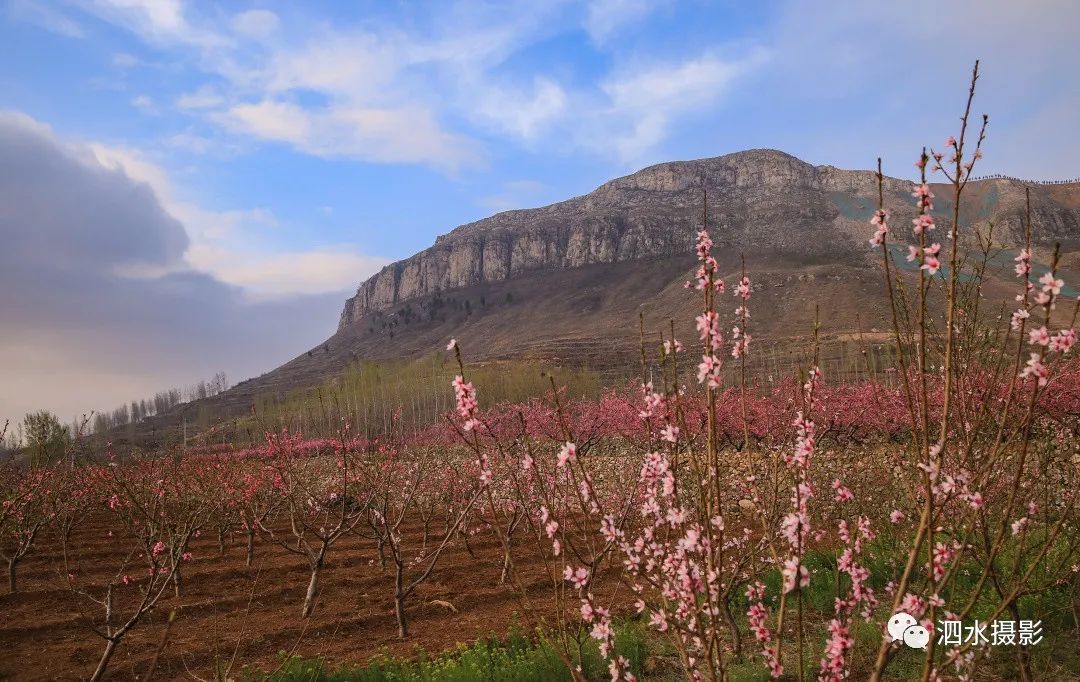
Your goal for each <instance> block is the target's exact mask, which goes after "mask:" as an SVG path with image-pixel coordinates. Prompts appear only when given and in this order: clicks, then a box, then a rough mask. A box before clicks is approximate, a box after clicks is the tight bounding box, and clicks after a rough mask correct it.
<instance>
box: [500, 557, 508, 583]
mask: <svg viewBox="0 0 1080 682" xmlns="http://www.w3.org/2000/svg"><path fill="white" fill-rule="evenodd" d="M509 577H510V553H509V552H504V553H503V565H502V575H500V576H499V584H500V585H505V584H506V580H507V579H508V578H509Z"/></svg>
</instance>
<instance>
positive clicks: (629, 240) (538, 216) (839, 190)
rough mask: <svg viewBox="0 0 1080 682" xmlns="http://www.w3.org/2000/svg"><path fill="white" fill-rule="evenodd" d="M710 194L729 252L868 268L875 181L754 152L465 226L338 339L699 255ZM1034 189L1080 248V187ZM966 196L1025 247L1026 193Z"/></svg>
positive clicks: (626, 180)
mask: <svg viewBox="0 0 1080 682" xmlns="http://www.w3.org/2000/svg"><path fill="white" fill-rule="evenodd" d="M703 189H707V190H708V204H709V214H710V215H709V224H710V230H711V231H712V233H713V237H714V240H715V241H716V242H717V244H718V245H719V246H720V247H721V248H730V249H736V250H739V251H747V252H750V251H753V252H756V253H773V254H777V255H781V256H787V257H794V258H797V259H800V260H802V261H805V262H806V263H807V264H815V263H824V262H843V263H848V264H853V263H859V262H866V259H867V249H866V248H864V247H865V245H866V239H867V237H868V236H869V234H870V229H869V227H868V225H867V224H866V221H867V220H868V219H869V217H870V215H871V214H872V212H873V209H874V207H875V205H876V197H877V180H876V176H875V174H874V173H872V172H870V171H848V170H840V169H837V168H833V167H831V166H813V165H811V164H808V163H806V162H804V161H801V160H799V159H797V158H795V157H793V156H791V155H789V154H785V153H783V152H779V151H775V150H768V149H758V150H750V151H744V152H738V153H735V154H729V155H726V156H720V157H716V158H711V159H700V160H696V161H676V162H671V163H663V164H659V165H656V166H650V167H649V168H645V169H643V170H641V171H639V172H637V173H634V174H632V175H628V176H626V177H622V178H618V179H616V180H612V181H611V182H608V183H606V184H604V185H602V186H600V187H599V188H597V189H596V190H595V191H593V192H591V193H589V194H587V195H585V196H581V197H576V198H574V199H570V200H568V201H563V202H560V203H557V204H552V205H550V206H546V207H543V208H536V209H529V210H519V211H507V212H505V213H499V214H497V215H494V216H492V217H490V218H486V219H484V220H480V221H477V222H474V223H470V224H468V225H462V226H461V227H458V228H457V229H455V230H453V231H452V232H450V233H449V234H446V235H443V236H441V237H439V238H438V239H436V241H435V244H434V245H433V246H432V247H431V248H428V249H426V250H424V251H421V252H420V253H418V254H416V255H414V256H412V257H410V258H407V259H405V260H402V261H399V262H396V263H393V264H391V265H388V266H386V267H385V268H383V270H382V271H380V272H379V273H378V274H376V275H375V276H373V277H371V278H370V279H368V280H367V281H365V282H364V283H363V284H361V285H360V287H359V289H358V290H357V292H356V295H355V296H353V297H352V298H350V299H348V300H347V301H346V304H345V308H344V310H343V311H342V314H341V320H340V323H339V326H338V329H339V331H340V330H343V329H345V328H347V327H348V326H349V325H351V324H353V323H354V322H355V321H356V320H359V319H360V318H361V317H362V316H364V315H365V314H367V313H370V312H374V311H380V310H386V309H388V308H389V307H391V306H394V305H396V304H399V303H402V302H405V301H408V300H411V299H414V298H418V297H421V296H425V295H428V294H434V293H437V292H445V291H448V290H452V289H459V288H462V287H468V286H474V285H477V284H482V283H485V282H498V281H503V280H507V279H511V278H514V277H517V276H520V275H523V274H525V273H529V272H534V271H537V270H560V269H565V268H576V267H581V266H585V265H590V264H596V263H619V262H624V261H632V260H638V259H646V258H657V257H666V256H671V255H677V254H683V253H688V252H689V251H690V249H691V245H692V241H693V238H694V234H695V231H696V229H697V228H698V227H699V226H700V224H701V209H702V194H703ZM944 190H945V188H944V187H941V188H938V193H939V194H940V195H941V196H940V197H939V199H938V202H937V203H938V209H939V212H940V213H942V214H943V216H947V215H948V214H949V212H950V209H949V206H950V204H949V199H948V197H947V196H946V193H945V192H944ZM1033 190H1034V191H1033V193H1032V198H1033V205H1034V218H1035V220H1036V222H1037V223H1038V225H1039V233H1038V237H1039V238H1040V239H1042V240H1061V239H1077V238H1080V210H1078V209H1080V203H1078V202H1077V196H1078V194H1080V187H1078V185H1076V184H1071V185H1070V184H1065V185H1053V186H1042V185H1038V186H1035V187H1034V188H1033ZM909 191H910V182H908V181H904V180H898V179H894V178H886V180H885V193H886V205H887V207H888V208H889V209H890V211H891V212H892V213H893V224H894V225H897V226H906V225H907V224H908V221H909V220H910V219H911V217H912V216H913V215H914V212H913V208H912V204H911V200H910V195H909ZM966 191H967V193H968V195H969V198H968V200H967V201H966V203H965V205H964V211H965V215H969V214H968V212H972V213H970V218H971V219H972V222H974V223H975V224H976V225H979V226H985V225H987V224H989V223H991V222H992V223H995V224H996V228H995V236H996V237H998V238H999V239H1002V240H1004V241H1006V242H1015V241H1016V240H1017V239H1018V238H1019V236H1020V235H1021V234H1022V233H1023V229H1022V215H1023V205H1024V189H1023V184H1022V183H1019V182H1016V181H1012V180H1002V179H993V180H984V181H979V182H975V183H972V185H971V186H970V187H969V188H968V190H966ZM939 222H940V223H945V222H947V219H946V218H945V217H942V218H939ZM965 222H967V221H965Z"/></svg>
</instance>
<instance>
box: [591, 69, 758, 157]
mask: <svg viewBox="0 0 1080 682" xmlns="http://www.w3.org/2000/svg"><path fill="white" fill-rule="evenodd" d="M766 58H767V56H766V53H765V52H763V51H755V52H751V53H750V54H749V55H748V56H745V57H742V58H738V59H724V58H722V57H720V56H718V55H716V54H712V53H708V52H706V53H704V54H702V55H699V56H698V57H695V58H693V59H689V60H686V61H682V62H678V63H673V64H660V65H658V64H651V65H648V66H645V67H643V68H639V69H633V70H627V71H625V72H624V73H622V74H621V75H619V76H617V77H614V78H611V79H609V80H608V81H606V82H604V83H603V84H601V89H602V90H603V92H604V93H605V94H606V96H607V99H608V105H609V107H608V109H607V110H606V111H603V112H602V114H601V116H600V119H601V121H602V122H603V123H602V125H601V126H599V127H600V128H602V129H604V130H606V131H607V133H606V134H604V133H600V134H598V135H596V136H594V138H593V140H594V142H595V143H597V144H599V145H602V146H604V147H611V148H614V149H615V151H616V152H617V153H618V155H619V156H620V157H621V158H623V159H624V160H633V159H635V158H637V157H639V156H640V155H641V154H643V153H644V152H646V151H648V150H649V149H651V148H653V147H655V146H656V145H658V144H659V143H660V142H662V141H663V140H664V139H665V138H666V137H667V135H668V133H669V131H670V127H671V125H672V123H673V122H674V121H675V119H677V118H678V117H680V116H682V115H685V114H687V113H689V112H691V111H692V110H694V109H699V108H701V107H704V106H707V105H713V104H715V103H716V102H717V100H719V99H721V98H722V97H724V96H725V95H727V94H728V91H729V90H730V88H731V86H732V84H733V83H734V82H735V80H736V79H737V78H739V77H741V76H743V75H745V74H746V73H748V72H749V71H750V70H752V69H753V68H755V67H757V66H758V65H760V64H761V63H762V62H764V61H765V60H766Z"/></svg>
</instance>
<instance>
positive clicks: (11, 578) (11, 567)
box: [7, 557, 18, 594]
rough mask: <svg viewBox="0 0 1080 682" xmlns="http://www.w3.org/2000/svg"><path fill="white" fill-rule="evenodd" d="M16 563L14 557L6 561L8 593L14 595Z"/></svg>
mask: <svg viewBox="0 0 1080 682" xmlns="http://www.w3.org/2000/svg"><path fill="white" fill-rule="evenodd" d="M16 563H18V562H17V560H16V559H15V557H11V558H10V559H8V569H7V570H8V592H10V593H12V594H15V590H16V587H15V564H16Z"/></svg>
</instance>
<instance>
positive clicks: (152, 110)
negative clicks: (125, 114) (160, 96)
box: [131, 95, 159, 116]
mask: <svg viewBox="0 0 1080 682" xmlns="http://www.w3.org/2000/svg"><path fill="white" fill-rule="evenodd" d="M131 106H133V107H135V108H136V109H138V110H139V111H141V112H143V113H144V114H147V115H149V116H155V115H157V114H158V113H159V112H158V108H157V105H156V104H154V100H153V99H152V98H150V97H147V96H146V95H138V96H136V97H133V98H132V99H131Z"/></svg>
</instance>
